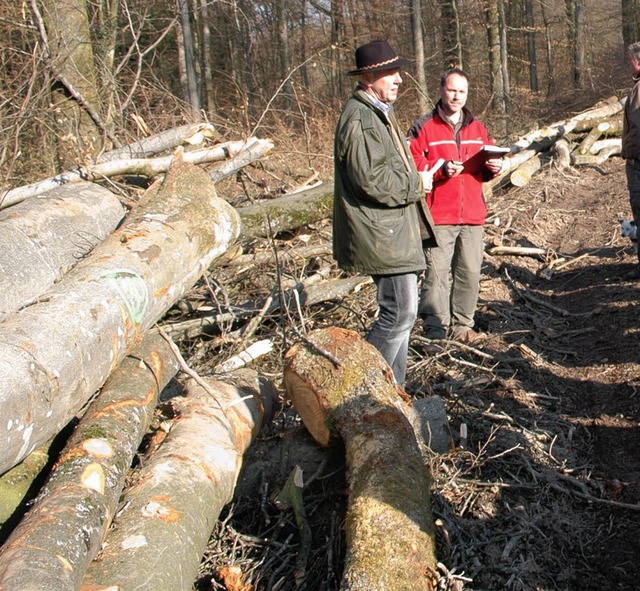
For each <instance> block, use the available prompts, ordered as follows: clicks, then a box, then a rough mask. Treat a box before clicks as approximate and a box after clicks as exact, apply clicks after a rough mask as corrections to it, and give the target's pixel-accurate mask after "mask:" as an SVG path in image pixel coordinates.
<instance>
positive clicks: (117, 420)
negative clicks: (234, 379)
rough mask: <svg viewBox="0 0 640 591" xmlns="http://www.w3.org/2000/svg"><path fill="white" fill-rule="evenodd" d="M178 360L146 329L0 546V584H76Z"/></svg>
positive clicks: (38, 589)
mask: <svg viewBox="0 0 640 591" xmlns="http://www.w3.org/2000/svg"><path fill="white" fill-rule="evenodd" d="M178 369H179V364H178V361H177V360H176V358H175V355H174V354H173V351H172V350H171V347H170V345H169V343H168V342H167V341H166V340H165V339H164V338H163V337H162V336H160V334H158V333H157V332H155V333H147V335H146V336H145V338H144V339H143V341H142V342H141V343H140V345H138V346H137V347H136V349H135V350H134V351H133V352H132V353H131V355H130V356H129V357H126V358H125V359H123V360H122V362H121V363H120V365H119V366H118V367H117V368H116V369H115V370H114V372H113V373H112V374H111V376H110V378H109V380H108V381H107V382H106V384H105V385H104V387H103V388H102V391H101V392H100V394H99V396H98V397H97V398H96V400H95V401H94V402H93V403H92V404H91V406H90V407H89V409H88V410H87V412H86V413H85V415H84V417H83V418H82V420H81V421H80V423H79V424H78V426H77V427H76V429H75V430H74V433H73V435H72V436H71V438H70V439H69V441H68V443H67V445H66V447H65V449H64V450H63V452H62V454H61V456H60V458H59V459H58V461H57V463H56V466H55V467H54V468H53V470H52V472H51V474H50V476H49V478H48V480H47V482H46V484H45V485H44V487H43V489H42V491H41V492H40V494H39V496H38V498H37V499H36V500H35V502H34V504H33V506H32V508H31V510H30V511H29V513H28V514H27V515H26V516H25V517H24V518H23V519H22V521H21V522H20V523H19V524H18V526H17V527H16V528H15V529H14V530H13V532H12V533H11V536H10V537H9V539H8V540H7V542H6V543H5V544H4V545H3V546H2V548H0V588H1V589H15V590H17V589H20V590H21V591H74V590H75V589H78V588H79V586H80V583H81V581H82V577H83V575H84V572H85V571H86V569H87V568H88V566H89V564H90V562H91V561H92V560H93V559H94V558H95V556H96V554H97V553H98V551H99V549H100V545H101V543H102V540H103V539H104V536H105V533H106V531H107V529H108V527H109V524H110V523H111V520H112V519H113V516H114V515H115V513H116V509H117V506H118V500H119V498H120V495H121V492H122V489H123V488H124V484H125V478H126V476H127V474H128V470H129V467H130V466H131V462H132V461H133V457H134V455H135V453H136V451H137V449H138V447H139V445H140V442H141V440H142V437H143V436H144V434H145V432H146V431H147V428H148V427H149V424H150V422H151V417H152V415H153V410H154V408H155V406H156V402H157V400H158V394H159V393H160V391H161V390H162V389H163V388H164V387H165V385H166V384H167V383H168V382H169V380H170V379H171V378H172V377H173V376H174V375H175V374H176V372H177V371H178Z"/></svg>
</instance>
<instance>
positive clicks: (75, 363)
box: [0, 160, 240, 473]
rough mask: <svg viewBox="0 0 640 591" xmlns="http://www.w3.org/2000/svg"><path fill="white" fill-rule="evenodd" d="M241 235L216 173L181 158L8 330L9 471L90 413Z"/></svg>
mask: <svg viewBox="0 0 640 591" xmlns="http://www.w3.org/2000/svg"><path fill="white" fill-rule="evenodd" d="M239 230H240V228H239V219H238V215H237V213H236V211H235V210H234V209H233V208H232V207H231V206H230V205H229V204H228V203H226V202H225V201H223V200H222V199H219V198H218V197H217V196H216V193H215V186H214V185H213V183H212V182H211V181H210V179H209V178H208V176H207V174H206V173H205V172H204V171H202V170H201V169H199V168H198V167H196V166H194V165H191V164H187V163H184V162H180V161H179V160H178V161H176V163H175V164H174V166H173V167H172V168H171V169H170V171H169V172H168V173H167V176H166V177H165V179H164V182H163V183H161V184H160V183H158V184H157V185H154V186H153V187H152V188H150V189H149V191H147V193H146V194H145V196H144V197H143V199H142V201H141V202H140V203H139V205H138V206H137V207H136V208H135V209H134V211H133V212H132V214H131V215H130V216H129V218H128V219H127V222H126V223H125V224H124V225H123V227H121V228H120V229H119V230H118V231H116V232H114V233H112V234H111V235H109V236H108V237H107V238H106V239H105V240H104V241H103V242H101V243H100V244H99V245H98V246H96V247H95V248H94V249H93V251H92V252H91V254H90V255H89V256H87V257H86V258H85V259H84V260H82V261H80V262H79V263H78V264H77V265H76V266H75V267H74V268H73V269H72V270H71V271H70V272H69V273H67V274H65V275H64V276H63V277H62V279H61V280H60V281H59V282H58V283H57V284H56V285H54V286H53V287H52V288H51V289H49V290H48V291H46V292H45V294H43V296H42V298H41V301H39V302H38V303H36V304H34V305H32V306H29V307H28V308H25V309H22V310H20V311H19V312H16V313H15V314H13V315H12V316H11V317H10V318H9V319H7V320H6V321H5V322H4V323H2V324H0V405H1V406H2V409H3V413H4V416H5V417H7V418H6V420H5V421H3V422H0V448H1V449H2V450H3V453H2V455H1V456H0V473H4V472H5V471H6V470H8V469H10V468H12V467H13V466H15V465H16V464H17V463H19V462H20V461H21V460H22V459H24V458H25V457H26V456H27V455H28V454H29V453H30V452H31V451H32V450H33V449H35V448H36V447H39V446H41V445H42V444H44V443H45V442H46V441H48V440H49V439H51V438H52V437H53V436H54V435H55V434H57V433H58V432H59V431H60V429H61V428H62V427H63V426H64V425H66V424H67V423H68V422H69V421H70V420H71V419H72V418H73V417H74V416H75V415H76V413H78V412H79V411H80V409H81V408H82V407H83V406H84V405H85V404H86V403H87V401H88V400H89V398H90V397H91V396H92V395H93V394H94V392H95V391H96V390H98V389H99V388H100V387H101V386H102V384H103V383H104V382H105V380H106V379H107V377H108V376H109V374H110V373H111V371H113V369H115V367H116V366H117V365H118V363H119V362H120V361H121V360H122V359H123V358H124V357H125V356H126V355H127V354H128V353H129V352H130V351H131V349H132V348H133V347H134V346H135V345H136V344H137V342H138V341H139V339H140V338H141V335H142V334H144V333H145V332H146V331H147V330H148V329H149V328H150V327H151V326H152V325H153V324H154V323H155V322H157V321H158V319H159V318H161V317H162V315H164V314H165V312H166V311H167V310H168V309H169V308H170V307H171V305H172V304H173V303H174V302H175V301H176V300H178V299H179V298H181V297H183V296H184V294H185V293H187V291H188V290H189V289H191V288H192V287H193V285H194V284H195V282H196V281H197V280H198V278H199V277H201V276H202V274H203V273H204V272H205V271H206V269H207V268H208V267H209V266H210V264H211V262H212V261H213V260H214V259H215V258H216V257H217V256H220V255H221V254H223V253H224V252H225V251H226V250H227V248H228V246H229V244H230V243H232V242H233V241H234V240H235V239H236V238H237V236H238V234H239Z"/></svg>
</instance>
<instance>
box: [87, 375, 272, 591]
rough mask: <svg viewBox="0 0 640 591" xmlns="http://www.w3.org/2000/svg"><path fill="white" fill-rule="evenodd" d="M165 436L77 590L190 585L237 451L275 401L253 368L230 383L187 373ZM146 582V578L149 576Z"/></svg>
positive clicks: (225, 498) (163, 589) (161, 590)
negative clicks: (194, 376)
mask: <svg viewBox="0 0 640 591" xmlns="http://www.w3.org/2000/svg"><path fill="white" fill-rule="evenodd" d="M184 383H185V394H186V396H184V397H177V398H174V399H173V400H174V406H175V410H176V412H177V418H176V419H175V421H174V423H173V425H172V427H171V431H170V432H169V435H168V436H167V438H166V439H165V440H164V442H163V443H162V445H161V446H160V447H159V448H158V450H157V451H156V453H155V455H154V456H153V457H152V459H151V461H150V462H149V463H148V464H146V465H144V466H143V467H142V468H141V470H140V471H139V473H138V474H137V476H136V478H135V480H134V481H133V483H132V484H131V486H130V487H129V488H128V489H127V490H126V491H125V494H124V496H123V498H122V503H121V509H120V511H119V512H118V519H117V520H116V521H115V522H114V525H113V527H112V528H111V530H110V531H109V533H108V535H107V537H106V540H105V544H104V546H103V548H102V551H101V553H100V554H99V556H98V559H97V560H95V561H94V562H93V563H92V564H91V565H90V567H89V569H88V570H87V573H86V576H85V578H84V580H83V583H82V586H81V587H80V588H81V590H83V591H98V590H103V591H107V590H111V589H113V590H115V589H117V590H118V591H149V590H150V589H153V591H190V590H191V589H192V585H193V581H194V580H195V578H196V574H197V571H198V566H199V564H200V560H201V557H202V555H203V553H204V550H205V548H206V545H207V542H208V540H209V536H210V535H211V531H212V530H213V526H214V524H215V521H216V520H217V518H218V516H219V514H220V511H221V510H222V508H223V507H224V505H225V504H227V503H228V502H229V501H230V500H231V499H232V496H233V490H234V486H235V482H236V479H237V477H238V473H239V471H240V467H241V462H242V456H243V453H244V452H245V450H246V449H247V448H248V446H249V445H250V443H251V441H252V439H253V437H255V435H256V434H257V432H258V431H259V429H260V426H261V425H262V423H263V421H266V420H269V419H270V416H271V412H272V409H273V407H274V404H275V401H276V392H275V388H274V387H273V385H272V384H271V383H269V382H268V381H267V380H265V379H263V378H261V377H259V376H258V375H257V374H256V373H255V372H249V371H245V372H242V373H239V374H238V375H237V376H236V379H235V382H234V383H235V385H231V384H229V383H224V382H218V381H208V382H206V384H205V383H202V382H201V383H198V382H196V381H195V380H194V379H191V378H189V379H187V380H186V381H185V382H184ZM151 581H152V582H151Z"/></svg>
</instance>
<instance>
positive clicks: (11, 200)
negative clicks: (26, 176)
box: [0, 140, 270, 209]
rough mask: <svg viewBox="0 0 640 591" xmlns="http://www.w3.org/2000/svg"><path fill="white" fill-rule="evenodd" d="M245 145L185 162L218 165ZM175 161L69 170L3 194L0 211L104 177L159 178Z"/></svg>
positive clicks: (190, 156) (196, 154)
mask: <svg viewBox="0 0 640 591" xmlns="http://www.w3.org/2000/svg"><path fill="white" fill-rule="evenodd" d="M258 141H263V140H258ZM264 141H267V140H264ZM269 144H270V142H269ZM246 145H247V144H246V142H244V141H235V142H227V143H226V144H219V145H217V146H213V147H211V148H206V149H202V150H194V151H193V152H184V154H183V159H184V161H185V162H189V163H191V164H203V163H207V162H216V161H220V160H225V159H226V158H229V157H232V156H235V155H236V154H237V153H238V152H239V151H240V150H242V149H243V148H245V147H246ZM173 160H174V156H164V157H159V158H131V159H129V160H114V161H112V162H111V161H109V162H102V163H99V164H93V165H89V166H84V167H81V168H78V169H77V170H68V171H66V172H63V173H61V174H59V175H57V176H55V177H52V178H49V179H45V180H43V181H40V182H37V183H32V184H30V185H24V186H23V187H16V188H15V189H11V190H9V191H4V192H3V193H0V209H1V208H5V207H9V206H10V205H14V204H16V203H20V202H21V201H24V200H25V199H28V198H29V197H35V196H36V195H41V194H42V193H45V192H46V191H50V190H51V189H55V188H56V187H59V186H60V185H67V184H70V183H79V182H81V181H86V180H91V181H100V180H102V179H104V178H105V177H107V178H109V177H112V176H118V175H125V174H126V175H140V176H146V177H150V178H153V177H155V176H156V175H158V174H161V173H164V172H166V171H167V170H168V169H169V167H170V166H171V164H172V162H173Z"/></svg>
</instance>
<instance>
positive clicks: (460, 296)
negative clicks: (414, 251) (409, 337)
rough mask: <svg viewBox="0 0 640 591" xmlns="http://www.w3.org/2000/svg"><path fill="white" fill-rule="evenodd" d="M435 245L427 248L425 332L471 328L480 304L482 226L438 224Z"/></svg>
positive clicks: (438, 333)
mask: <svg viewBox="0 0 640 591" xmlns="http://www.w3.org/2000/svg"><path fill="white" fill-rule="evenodd" d="M434 229H435V234H436V238H437V240H438V246H437V247H436V248H427V249H426V250H425V257H426V262H427V270H426V271H425V276H424V279H423V281H422V286H421V288H420V303H419V307H418V313H419V315H420V316H421V317H422V318H423V319H424V322H423V328H424V330H425V336H426V337H428V338H432V339H441V338H444V337H445V336H446V334H447V332H448V331H449V330H450V331H451V332H454V333H455V332H459V331H464V330H469V329H470V328H472V327H473V325H474V320H473V317H474V315H475V312H476V306H477V305H478V292H479V289H480V271H481V268H482V257H483V253H484V243H483V236H484V228H483V226H435V228H434Z"/></svg>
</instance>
